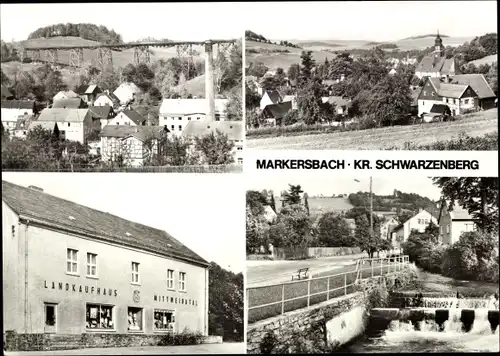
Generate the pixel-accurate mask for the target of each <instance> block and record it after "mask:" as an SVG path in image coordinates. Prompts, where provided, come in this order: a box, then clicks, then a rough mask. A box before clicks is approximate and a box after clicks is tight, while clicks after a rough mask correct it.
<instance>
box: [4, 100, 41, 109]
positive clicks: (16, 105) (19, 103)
mask: <svg viewBox="0 0 500 356" xmlns="http://www.w3.org/2000/svg"><path fill="white" fill-rule="evenodd" d="M1 105H2V109H31V110H33V109H34V108H35V101H34V100H2V104H1Z"/></svg>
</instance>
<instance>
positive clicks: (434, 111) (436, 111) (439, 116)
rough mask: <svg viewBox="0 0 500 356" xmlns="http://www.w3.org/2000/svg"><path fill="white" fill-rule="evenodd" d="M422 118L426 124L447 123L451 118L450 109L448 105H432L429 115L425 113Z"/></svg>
mask: <svg viewBox="0 0 500 356" xmlns="http://www.w3.org/2000/svg"><path fill="white" fill-rule="evenodd" d="M422 115H423V116H422V118H423V119H424V121H425V122H432V121H440V122H441V121H445V120H446V118H448V117H450V116H451V110H450V107H449V106H448V105H446V104H434V105H432V108H431V111H430V112H428V113H423V114H422Z"/></svg>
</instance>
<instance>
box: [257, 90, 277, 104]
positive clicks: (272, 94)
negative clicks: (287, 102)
mask: <svg viewBox="0 0 500 356" xmlns="http://www.w3.org/2000/svg"><path fill="white" fill-rule="evenodd" d="M265 94H267V95H268V96H269V98H270V99H271V101H272V102H273V103H275V104H276V103H279V102H280V101H281V95H280V93H278V91H277V90H266V91H265V93H264V95H265ZM264 95H262V96H264Z"/></svg>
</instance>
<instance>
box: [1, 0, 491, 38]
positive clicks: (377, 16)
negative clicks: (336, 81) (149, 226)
mask: <svg viewBox="0 0 500 356" xmlns="http://www.w3.org/2000/svg"><path fill="white" fill-rule="evenodd" d="M99 6H100V9H99V11H96V8H95V6H94V5H89V4H7V5H4V4H2V5H1V7H0V19H1V21H0V23H1V36H2V38H3V39H4V40H7V41H10V40H12V39H15V40H24V39H26V38H27V36H28V34H29V33H30V32H33V31H34V30H36V29H37V28H39V27H42V26H47V25H51V24H56V23H66V22H72V23H82V22H83V23H84V22H90V23H94V24H97V25H104V26H106V27H108V28H111V29H114V30H115V31H116V32H118V33H120V34H121V35H122V36H123V39H124V40H125V41H126V42H127V41H132V40H137V39H140V38H144V37H148V36H151V37H156V38H169V39H172V40H192V41H203V40H206V39H216V38H218V39H226V38H236V37H242V36H243V31H244V30H246V29H248V30H252V31H254V32H257V33H260V34H262V35H264V36H265V37H267V38H271V39H274V40H276V39H288V40H293V39H296V40H311V39H318V40H319V39H323V40H324V39H332V40H334V39H337V40H367V41H370V40H373V41H395V40H398V39H402V38H406V37H410V36H415V35H424V34H429V33H436V31H437V30H438V29H439V31H440V33H444V34H447V35H450V36H459V37H461V36H464V37H465V36H479V35H483V34H485V33H487V32H496V31H497V16H496V13H497V8H496V1H380V2H375V1H362V2H361V1H348V2H340V1H334V2H333V1H332V2H312V1H310V2H309V1H307V2H302V1H300V2H289V3H287V2H265V5H264V4H257V3H255V2H253V3H252V2H247V3H206V2H205V3H140V4H137V3H114V4H101V5H99ZM269 15H271V16H269ZM206 17H209V20H207V19H206Z"/></svg>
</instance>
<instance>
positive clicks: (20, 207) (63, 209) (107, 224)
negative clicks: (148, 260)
mask: <svg viewBox="0 0 500 356" xmlns="http://www.w3.org/2000/svg"><path fill="white" fill-rule="evenodd" d="M2 200H3V201H4V202H5V204H7V205H8V206H9V207H10V208H11V209H12V210H13V211H14V212H15V213H16V214H17V215H19V216H20V217H21V218H25V219H31V220H32V221H33V223H35V222H39V223H40V224H43V225H47V226H51V227H52V228H56V229H58V230H63V229H64V230H67V231H71V232H76V233H80V234H83V235H86V236H88V237H91V238H93V239H95V240H100V241H107V242H112V243H117V244H120V245H124V246H129V247H132V248H137V249H140V250H143V251H148V252H153V253H157V254H160V255H162V256H165V257H170V258H177V259H180V260H183V261H186V262H192V263H194V264H199V265H202V266H204V267H205V266H207V265H208V263H207V261H205V260H204V259H203V258H202V257H200V256H199V255H197V254H196V253H195V252H193V251H192V250H190V249H189V248H187V247H186V246H184V245H183V244H182V243H181V242H180V241H178V240H176V239H175V238H173V237H172V236H171V235H169V234H168V233H166V232H165V231H163V230H159V229H155V228H152V227H149V226H146V225H142V224H139V223H136V222H133V221H130V220H126V219H123V218H120V217H118V216H115V215H112V214H109V213H105V212H102V211H99V210H95V209H91V208H88V207H86V206H83V205H80V204H77V203H74V202H71V201H68V200H65V199H61V198H58V197H55V196H53V195H50V194H47V193H43V192H40V191H37V190H34V189H31V188H25V187H22V186H19V185H15V184H12V183H9V182H6V181H2ZM70 216H71V217H72V218H70Z"/></svg>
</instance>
